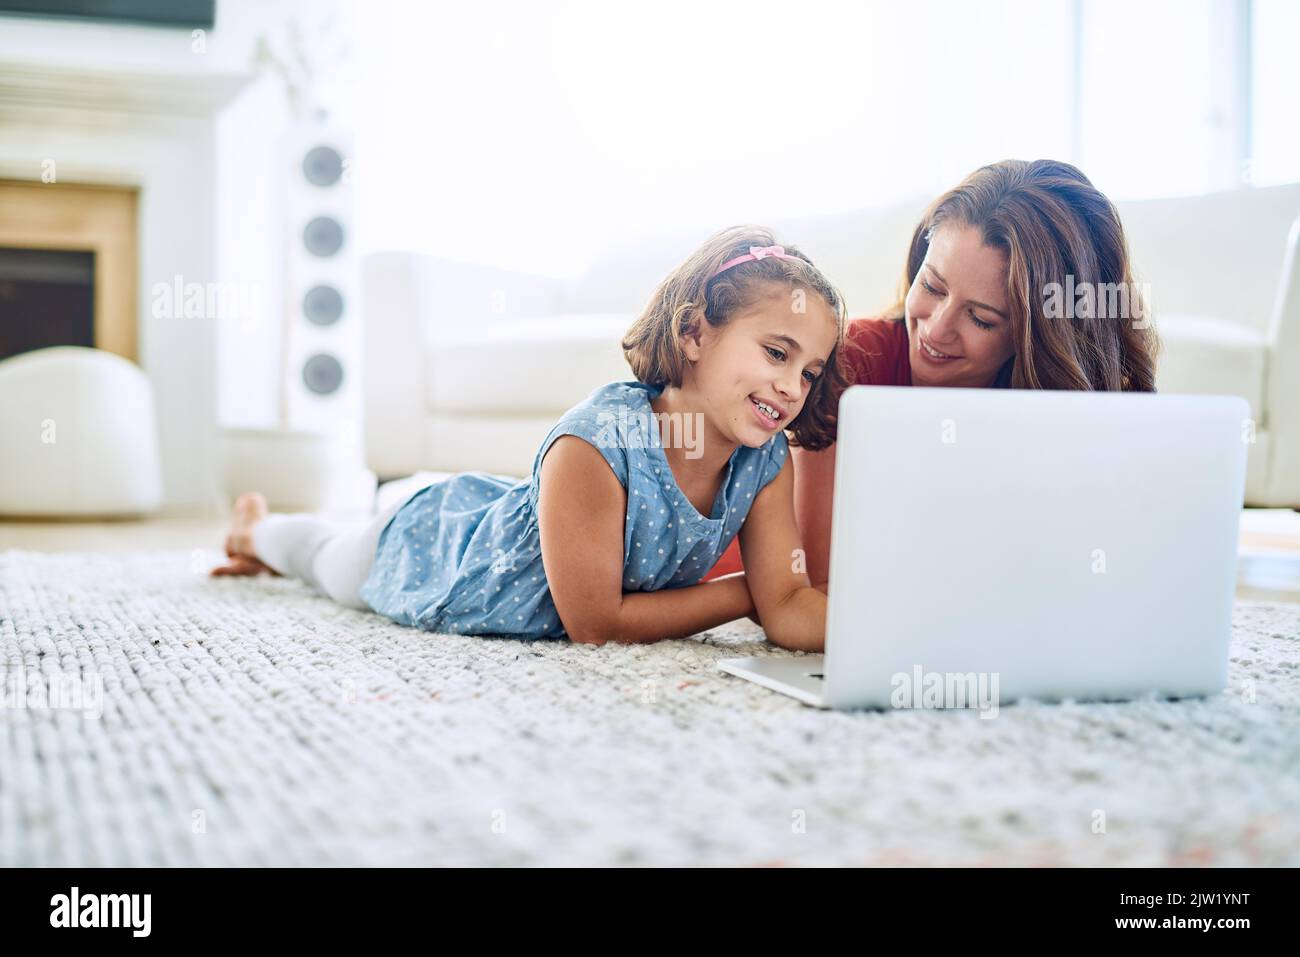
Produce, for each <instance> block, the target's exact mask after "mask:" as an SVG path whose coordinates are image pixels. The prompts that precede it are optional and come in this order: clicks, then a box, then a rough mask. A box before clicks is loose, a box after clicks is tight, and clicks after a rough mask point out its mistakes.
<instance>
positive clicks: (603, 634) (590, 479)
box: [537, 435, 754, 645]
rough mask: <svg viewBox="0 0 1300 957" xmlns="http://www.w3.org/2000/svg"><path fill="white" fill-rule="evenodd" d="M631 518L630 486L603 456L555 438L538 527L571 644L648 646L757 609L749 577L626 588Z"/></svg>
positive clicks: (570, 439)
mask: <svg viewBox="0 0 1300 957" xmlns="http://www.w3.org/2000/svg"><path fill="white" fill-rule="evenodd" d="M626 517H627V491H626V490H625V489H624V488H623V485H622V483H621V482H619V480H618V478H617V476H615V475H614V472H613V470H612V469H610V467H609V464H608V463H607V462H606V461H605V458H604V456H602V455H601V454H600V452H599V451H597V450H596V449H595V448H593V447H592V446H591V445H590V444H589V443H588V442H586V441H584V440H583V439H580V438H578V437H577V436H572V435H565V436H561V437H560V438H558V439H556V440H555V442H554V444H552V445H551V447H550V448H549V449H547V451H546V456H545V458H544V459H543V460H542V471H541V476H540V481H539V488H538V499H537V526H538V534H539V535H540V537H541V544H542V567H543V568H544V569H545V570H546V582H547V585H548V587H549V588H550V592H551V598H552V599H553V600H554V601H555V610H556V612H558V613H559V616H560V621H561V622H562V623H563V624H564V630H565V631H566V632H568V635H569V638H570V639H571V640H572V641H575V642H579V643H582V644H597V645H603V644H604V643H605V642H607V641H618V642H626V643H629V644H645V643H649V642H654V641H662V640H663V639H666V638H685V637H686V636H688V635H693V634H695V633H697V632H700V631H704V630H706V629H708V628H716V627H717V626H718V625H721V624H723V623H725V622H728V621H734V620H735V619H737V618H744V617H745V616H746V615H750V614H753V612H754V603H753V601H752V599H751V598H750V595H749V588H748V586H747V585H746V583H745V578H744V576H742V575H737V576H734V577H732V578H727V579H720V580H718V581H711V582H705V583H703V584H700V585H693V586H691V587H689V588H672V589H665V590H663V591H657V592H627V593H624V591H623V559H624V555H623V531H624V522H625V521H626Z"/></svg>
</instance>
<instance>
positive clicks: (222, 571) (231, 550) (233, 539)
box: [212, 492, 280, 575]
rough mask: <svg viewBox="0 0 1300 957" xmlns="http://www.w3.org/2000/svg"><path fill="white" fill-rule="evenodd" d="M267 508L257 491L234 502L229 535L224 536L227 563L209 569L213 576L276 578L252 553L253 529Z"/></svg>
mask: <svg viewBox="0 0 1300 957" xmlns="http://www.w3.org/2000/svg"><path fill="white" fill-rule="evenodd" d="M269 511H270V509H268V508H267V505H266V499H265V497H263V496H262V494H261V493H260V492H245V493H244V494H243V495H241V496H239V498H237V499H235V505H234V508H233V509H232V510H231V518H230V532H229V533H228V534H227V535H226V542H225V548H226V555H228V556H229V557H230V559H231V560H230V561H229V562H227V563H226V564H225V565H220V566H218V567H216V568H214V569H212V574H213V575H258V574H260V573H262V572H270V573H271V574H272V575H279V574H280V573H279V572H277V571H276V570H275V569H274V568H272V567H271V566H270V565H267V564H266V563H265V562H263V561H262V560H261V559H259V558H258V557H257V555H256V554H255V553H254V551H253V526H254V525H256V524H257V523H258V522H260V521H261V520H262V519H264V518H265V517H266V515H267V513H268V512H269Z"/></svg>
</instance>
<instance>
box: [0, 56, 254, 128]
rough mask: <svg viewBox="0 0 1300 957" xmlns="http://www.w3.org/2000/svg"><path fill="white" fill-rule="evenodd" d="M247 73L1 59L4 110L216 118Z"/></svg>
mask: <svg viewBox="0 0 1300 957" xmlns="http://www.w3.org/2000/svg"><path fill="white" fill-rule="evenodd" d="M248 81H249V76H248V75H247V74H242V73H218V72H212V71H199V70H175V71H168V72H149V73H140V72H130V71H124V70H121V69H117V68H111V69H103V68H100V69H96V68H93V67H86V66H70V65H65V64H39V63H30V62H25V63H14V62H4V61H0V109H3V108H9V109H13V108H18V109H22V108H33V109H37V110H49V109H54V110H59V111H77V112H87V113H95V114H101V113H139V114H152V115H163V116H190V117H203V116H212V115H213V114H215V113H216V112H217V111H218V110H220V109H221V108H222V107H224V106H225V105H226V104H228V103H230V102H231V101H232V100H233V99H234V98H235V96H236V95H238V93H239V91H240V90H242V89H243V88H244V86H245V85H246V84H247V83H248Z"/></svg>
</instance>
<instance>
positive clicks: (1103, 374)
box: [891, 160, 1159, 392]
mask: <svg viewBox="0 0 1300 957" xmlns="http://www.w3.org/2000/svg"><path fill="white" fill-rule="evenodd" d="M944 223H955V224H961V225H966V226H971V227H974V228H975V229H978V230H979V231H980V233H981V235H982V236H983V239H984V244H985V245H986V246H989V247H991V248H994V249H1000V250H1002V251H1003V252H1004V253H1005V254H1006V256H1007V262H1008V270H1007V300H1008V305H1009V307H1010V309H1009V311H1010V314H1011V320H1012V321H1011V341H1012V343H1013V344H1014V347H1015V354H1014V355H1013V356H1012V357H1011V358H1010V359H1008V360H1007V362H1006V363H1005V364H1004V365H1003V367H1002V368H1001V369H1000V370H999V371H998V375H997V377H996V379H995V380H994V383H993V384H994V385H995V386H999V387H1003V388H1006V387H1010V388H1013V389H1078V390H1084V391H1126V392H1154V391H1155V357H1156V352H1157V350H1158V349H1159V339H1158V338H1157V336H1156V332H1155V327H1154V325H1153V324H1152V322H1151V316H1150V313H1149V311H1148V309H1149V306H1148V304H1146V303H1144V302H1143V300H1142V298H1141V296H1140V295H1139V293H1138V287H1137V284H1136V283H1134V281H1133V270H1132V267H1131V265H1130V263H1129V253H1128V243H1127V242H1126V241H1125V238H1124V228H1123V226H1122V225H1120V219H1119V213H1118V212H1117V211H1116V209H1115V206H1114V204H1113V203H1112V202H1111V201H1110V200H1109V199H1107V198H1106V196H1105V195H1104V194H1102V193H1101V192H1100V191H1099V190H1098V189H1097V188H1096V187H1095V186H1093V185H1092V183H1091V182H1090V181H1089V180H1088V177H1086V176H1084V175H1083V173H1082V172H1080V171H1079V170H1078V169H1077V168H1075V167H1074V166H1071V165H1070V164H1069V163H1062V162H1058V161H1055V160H1034V161H1032V162H1027V161H1025V160H1003V161H1002V162H1000V163H993V164H991V165H989V166H983V167H981V168H980V169H977V170H976V171H975V172H973V173H971V174H970V175H969V176H967V177H966V179H964V180H963V181H962V182H961V183H960V184H959V185H958V186H957V187H956V188H955V189H952V190H949V191H948V192H947V193H944V194H943V195H942V196H940V197H939V198H938V199H937V200H935V201H934V203H933V204H931V206H930V208H929V209H928V210H926V213H925V215H924V216H923V217H922V218H921V222H920V223H919V224H918V225H917V227H916V230H915V232H913V234H912V244H911V247H910V248H909V249H908V253H907V268H906V271H905V273H904V281H903V288H902V291H901V293H900V298H899V302H898V303H897V304H896V305H895V307H894V309H893V310H891V313H892V314H893V316H894V318H897V319H899V320H901V319H902V318H903V316H904V308H903V303H904V301H905V299H906V296H907V290H908V289H909V288H911V285H912V283H913V282H914V281H915V280H916V274H917V273H918V272H919V271H920V269H921V264H922V263H923V262H924V261H925V254H926V251H927V250H928V249H929V247H930V237H931V235H932V234H933V231H934V230H935V228H936V227H938V226H941V225H943V224H944ZM1067 277H1073V279H1072V281H1067ZM1053 283H1056V284H1058V285H1057V286H1055V287H1053V286H1052V284H1053ZM1121 283H1122V284H1124V289H1125V290H1127V291H1128V298H1127V305H1128V308H1127V309H1125V310H1122V313H1123V314H1121V315H1119V316H1105V315H1104V313H1105V312H1106V310H1104V309H1094V310H1090V311H1091V312H1092V313H1094V315H1087V316H1083V317H1079V318H1069V319H1067V318H1063V317H1062V318H1055V317H1049V316H1048V315H1047V309H1046V305H1047V301H1048V297H1049V290H1052V289H1056V290H1061V289H1070V288H1077V289H1083V288H1085V285H1087V284H1091V289H1092V290H1094V291H1096V290H1101V289H1103V288H1104V289H1115V288H1117V287H1118V284H1121ZM1107 284H1115V285H1114V286H1111V285H1107ZM1096 313H1101V314H1102V315H1095V314H1096ZM1139 317H1140V319H1141V320H1142V321H1141V322H1140V323H1137V322H1134V319H1135V318H1139Z"/></svg>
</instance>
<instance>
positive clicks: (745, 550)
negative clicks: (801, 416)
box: [721, 456, 826, 651]
mask: <svg viewBox="0 0 1300 957" xmlns="http://www.w3.org/2000/svg"><path fill="white" fill-rule="evenodd" d="M794 469H795V467H794V465H793V464H792V463H791V461H790V456H786V460H785V462H783V463H782V465H781V471H780V472H778V473H777V476H776V478H774V479H772V481H770V482H768V483H767V485H766V486H765V487H764V488H763V491H761V492H759V493H758V497H757V498H755V499H754V504H753V505H752V506H751V507H750V510H749V515H748V516H746V518H745V524H744V525H742V526H741V527H740V554H741V558H742V559H743V560H744V563H745V579H746V580H747V581H748V583H749V590H750V593H751V594H752V595H753V596H754V605H755V607H756V608H757V610H758V616H759V618H760V619H761V621H762V624H763V630H764V631H765V632H766V633H767V637H768V640H769V641H771V642H772V644H774V645H780V646H781V647H782V648H790V649H792V650H798V651H822V650H824V649H825V647H826V594H825V592H824V591H822V590H820V589H817V588H814V587H812V585H811V584H810V582H809V581H808V575H807V574H806V573H805V572H804V571H803V567H804V564H803V562H801V561H799V556H798V552H799V550H800V549H801V548H802V543H801V542H800V538H799V526H798V525H797V524H796V523H795V517H794ZM728 580H729V579H721V581H728Z"/></svg>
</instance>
